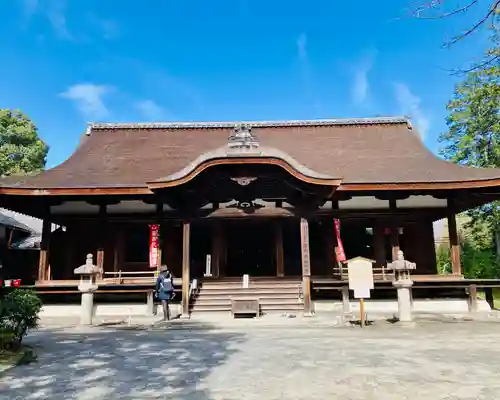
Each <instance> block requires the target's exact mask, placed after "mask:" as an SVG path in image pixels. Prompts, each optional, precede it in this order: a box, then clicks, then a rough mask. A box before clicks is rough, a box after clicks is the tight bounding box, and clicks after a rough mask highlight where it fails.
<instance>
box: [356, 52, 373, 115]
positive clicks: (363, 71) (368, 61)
mask: <svg viewBox="0 0 500 400" xmlns="http://www.w3.org/2000/svg"><path fill="white" fill-rule="evenodd" d="M376 55H377V50H372V51H370V52H368V53H367V54H366V55H365V56H364V57H363V59H362V60H361V61H360V62H359V63H358V65H357V66H356V68H355V70H354V82H353V85H352V88H351V96H352V101H353V103H354V104H357V105H360V104H363V103H364V102H365V101H366V99H367V98H368V95H369V93H370V81H369V80H368V74H369V73H370V71H371V70H372V68H373V65H374V63H375V57H376Z"/></svg>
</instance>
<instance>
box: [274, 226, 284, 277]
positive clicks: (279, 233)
mask: <svg viewBox="0 0 500 400" xmlns="http://www.w3.org/2000/svg"><path fill="white" fill-rule="evenodd" d="M274 245H275V254H276V276H279V277H283V276H285V257H284V254H283V227H282V226H281V221H280V220H277V221H275V222H274Z"/></svg>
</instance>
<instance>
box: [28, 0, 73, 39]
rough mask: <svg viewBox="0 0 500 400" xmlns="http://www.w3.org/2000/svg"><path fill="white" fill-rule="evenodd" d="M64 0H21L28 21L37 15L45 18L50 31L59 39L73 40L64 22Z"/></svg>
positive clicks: (65, 4) (65, 2)
mask: <svg viewBox="0 0 500 400" xmlns="http://www.w3.org/2000/svg"><path fill="white" fill-rule="evenodd" d="M66 6H67V1H66V0H46V1H44V2H41V1H40V0H23V2H22V7H23V11H24V14H25V15H26V18H27V19H28V20H29V19H31V18H32V17H34V16H35V15H37V14H39V15H41V16H42V17H44V18H46V19H47V20H48V22H49V23H50V26H51V27H52V30H53V31H54V32H55V33H56V35H57V36H59V37H60V38H61V39H66V40H74V37H73V35H72V34H71V33H70V31H69V29H68V25H67V21H66Z"/></svg>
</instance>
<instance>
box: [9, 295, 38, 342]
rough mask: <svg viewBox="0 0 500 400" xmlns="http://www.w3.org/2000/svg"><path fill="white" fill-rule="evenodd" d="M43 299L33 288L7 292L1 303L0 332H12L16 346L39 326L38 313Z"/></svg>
mask: <svg viewBox="0 0 500 400" xmlns="http://www.w3.org/2000/svg"><path fill="white" fill-rule="evenodd" d="M41 309H42V301H41V299H40V298H39V297H38V296H37V295H36V293H35V292H33V291H32V290H24V289H14V290H12V291H11V292H10V293H8V294H6V295H5V296H4V298H3V299H2V301H1V304H0V332H3V335H4V336H5V335H8V333H9V332H10V333H11V335H12V338H13V342H14V344H15V345H16V346H20V345H21V341H22V340H23V338H24V336H26V334H27V333H28V329H36V328H37V327H38V320H39V317H38V313H39V312H40V310H41Z"/></svg>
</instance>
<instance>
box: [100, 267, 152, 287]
mask: <svg viewBox="0 0 500 400" xmlns="http://www.w3.org/2000/svg"><path fill="white" fill-rule="evenodd" d="M106 276H112V278H106ZM155 276H156V270H154V271H121V270H120V271H110V272H108V271H105V272H104V273H103V281H104V282H112V283H118V284H123V283H149V282H151V283H154V282H155Z"/></svg>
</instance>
